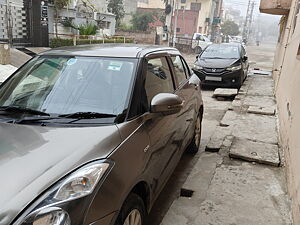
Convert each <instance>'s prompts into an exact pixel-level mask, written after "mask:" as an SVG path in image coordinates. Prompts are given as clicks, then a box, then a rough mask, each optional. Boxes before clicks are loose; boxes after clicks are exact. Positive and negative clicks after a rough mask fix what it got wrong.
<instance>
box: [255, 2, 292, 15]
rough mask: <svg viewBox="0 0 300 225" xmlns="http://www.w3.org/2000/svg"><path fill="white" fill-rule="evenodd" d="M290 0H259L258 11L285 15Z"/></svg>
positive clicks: (288, 8)
mask: <svg viewBox="0 0 300 225" xmlns="http://www.w3.org/2000/svg"><path fill="white" fill-rule="evenodd" d="M291 3H292V0H261V1H260V7H259V9H260V12H262V13H267V14H274V15H286V14H288V13H289V10H290V8H291Z"/></svg>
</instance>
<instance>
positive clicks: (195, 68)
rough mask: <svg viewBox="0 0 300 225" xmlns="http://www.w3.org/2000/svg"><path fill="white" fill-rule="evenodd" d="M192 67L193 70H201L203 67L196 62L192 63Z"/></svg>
mask: <svg viewBox="0 0 300 225" xmlns="http://www.w3.org/2000/svg"><path fill="white" fill-rule="evenodd" d="M193 69H194V70H202V69H203V67H202V66H199V65H197V64H194V65H193Z"/></svg>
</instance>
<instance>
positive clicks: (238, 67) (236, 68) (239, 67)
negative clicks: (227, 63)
mask: <svg viewBox="0 0 300 225" xmlns="http://www.w3.org/2000/svg"><path fill="white" fill-rule="evenodd" d="M240 69H242V65H241V64H240V65H238V66H231V67H228V68H227V70H230V71H236V70H240Z"/></svg>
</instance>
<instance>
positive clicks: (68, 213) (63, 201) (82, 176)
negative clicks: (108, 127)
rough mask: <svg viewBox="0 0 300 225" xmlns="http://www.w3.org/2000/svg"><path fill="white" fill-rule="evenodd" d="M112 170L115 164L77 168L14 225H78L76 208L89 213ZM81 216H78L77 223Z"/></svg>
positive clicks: (96, 163) (93, 163)
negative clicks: (98, 191) (73, 219)
mask: <svg viewBox="0 0 300 225" xmlns="http://www.w3.org/2000/svg"><path fill="white" fill-rule="evenodd" d="M112 167H113V162H111V161H107V160H105V161H95V162H92V163H89V164H87V165H85V166H83V167H81V168H79V169H77V170H76V171H74V172H72V173H71V174H69V175H68V176H66V177H65V178H64V179H62V180H61V181H59V182H58V183H57V184H55V185H54V186H53V187H51V188H50V189H49V190H48V191H47V192H46V193H45V194H44V195H42V196H41V197H40V198H38V199H37V200H36V201H34V202H33V204H32V205H31V206H30V207H29V208H28V209H27V210H26V211H25V212H24V213H23V214H22V215H21V216H20V217H19V218H18V220H17V221H16V222H15V223H14V225H70V224H71V223H72V224H76V222H74V223H73V221H72V216H73V215H76V214H78V209H76V207H77V206H78V205H80V210H81V211H85V210H86V209H84V208H85V206H88V205H89V201H90V200H91V197H93V194H94V193H95V192H96V190H95V189H99V188H100V186H101V184H102V182H103V180H104V179H105V177H106V176H107V174H108V173H109V172H110V170H111V168H112ZM72 210H74V212H72ZM80 216H81V215H79V216H78V215H77V216H76V217H77V218H76V221H77V222H78V220H79V219H78V217H80Z"/></svg>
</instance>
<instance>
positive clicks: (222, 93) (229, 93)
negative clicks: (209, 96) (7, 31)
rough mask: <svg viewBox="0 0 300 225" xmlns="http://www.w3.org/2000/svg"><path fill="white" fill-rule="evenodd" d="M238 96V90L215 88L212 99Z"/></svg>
mask: <svg viewBox="0 0 300 225" xmlns="http://www.w3.org/2000/svg"><path fill="white" fill-rule="evenodd" d="M237 94H238V89H232V88H217V89H216V90H215V91H214V94H213V97H215V98H217V97H234V96H236V95H237Z"/></svg>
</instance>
